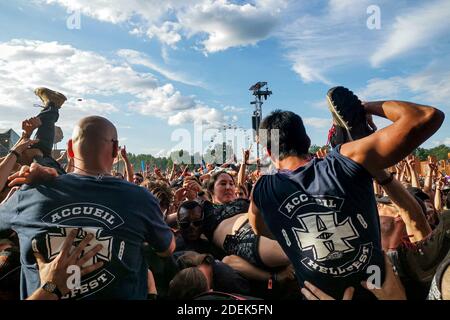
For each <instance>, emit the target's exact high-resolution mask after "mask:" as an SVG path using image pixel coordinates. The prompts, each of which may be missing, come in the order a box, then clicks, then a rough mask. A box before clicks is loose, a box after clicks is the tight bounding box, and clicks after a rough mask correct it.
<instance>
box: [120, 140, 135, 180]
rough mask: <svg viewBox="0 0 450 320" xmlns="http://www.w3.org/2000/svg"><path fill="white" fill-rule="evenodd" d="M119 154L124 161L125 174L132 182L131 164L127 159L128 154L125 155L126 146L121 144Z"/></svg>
mask: <svg viewBox="0 0 450 320" xmlns="http://www.w3.org/2000/svg"><path fill="white" fill-rule="evenodd" d="M120 155H121V157H122V159H123V162H124V163H125V176H126V179H127V181H128V182H131V183H133V175H134V170H133V166H132V165H131V163H130V160H128V156H127V148H126V146H123V148H121V149H120Z"/></svg>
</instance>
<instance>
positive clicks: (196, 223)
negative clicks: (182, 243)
mask: <svg viewBox="0 0 450 320" xmlns="http://www.w3.org/2000/svg"><path fill="white" fill-rule="evenodd" d="M191 224H192V225H193V226H194V227H200V226H202V225H203V220H196V221H180V222H178V225H179V226H180V229H187V228H189V227H190V226H191Z"/></svg>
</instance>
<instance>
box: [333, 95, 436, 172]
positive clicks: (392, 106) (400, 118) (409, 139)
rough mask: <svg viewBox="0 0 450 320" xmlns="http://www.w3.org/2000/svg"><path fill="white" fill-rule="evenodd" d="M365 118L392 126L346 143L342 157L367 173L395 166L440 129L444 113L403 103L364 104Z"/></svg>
mask: <svg viewBox="0 0 450 320" xmlns="http://www.w3.org/2000/svg"><path fill="white" fill-rule="evenodd" d="M364 107H365V109H366V112H367V113H368V114H372V115H377V116H380V117H384V118H387V119H389V120H391V121H392V122H393V123H392V124H391V125H389V126H387V127H386V128H383V129H381V130H378V131H376V132H375V133H373V134H371V135H369V136H367V137H365V138H363V139H359V140H356V141H352V142H349V143H345V144H343V145H342V147H341V153H342V154H343V155H345V156H347V157H349V158H351V159H352V160H354V161H356V162H357V163H359V164H361V165H362V166H364V167H365V168H366V169H367V170H368V171H369V172H371V173H373V172H376V170H379V169H384V168H387V167H390V166H392V165H394V164H395V163H397V162H399V161H400V160H402V159H403V158H405V157H406V156H407V155H408V154H410V153H411V152H412V151H413V150H414V149H415V148H417V147H418V146H420V145H421V144H422V143H423V142H424V141H426V140H427V139H428V138H429V137H431V136H432V135H433V134H434V133H435V132H436V131H437V130H438V129H439V128H440V126H441V125H442V122H443V121H444V118H445V116H444V113H443V112H442V111H440V110H438V109H435V108H433V107H429V106H424V105H419V104H415V103H411V102H403V101H375V102H366V103H365V104H364Z"/></svg>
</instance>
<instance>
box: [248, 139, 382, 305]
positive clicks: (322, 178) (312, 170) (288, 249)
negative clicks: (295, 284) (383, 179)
mask: <svg viewBox="0 0 450 320" xmlns="http://www.w3.org/2000/svg"><path fill="white" fill-rule="evenodd" d="M253 199H254V202H255V204H256V206H257V207H258V208H259V210H260V212H261V214H262V217H263V218H264V221H265V223H266V225H267V227H268V228H269V230H270V231H271V233H272V234H273V235H274V236H275V238H276V239H277V241H278V242H279V243H280V245H281V247H282V248H283V250H284V251H285V253H286V255H287V256H288V257H289V259H290V260H291V262H292V264H293V265H294V268H295V272H296V276H297V279H298V281H299V283H300V285H301V286H303V282H304V281H305V280H307V281H309V282H311V283H312V284H314V285H316V286H317V287H319V288H320V289H322V290H323V291H325V292H327V293H328V294H330V295H332V296H334V297H335V298H341V297H342V295H343V292H344V290H345V288H347V287H349V286H353V287H360V282H361V281H362V280H365V279H367V278H368V277H369V276H370V275H372V274H375V275H376V273H377V272H378V275H379V277H378V280H381V281H380V282H377V284H378V283H382V281H383V280H384V260H383V253H382V248H381V240H380V227H379V218H378V213H377V206H376V201H375V197H374V192H373V187H372V179H371V176H370V175H369V173H368V172H367V171H366V170H365V169H364V168H363V167H362V166H361V165H359V164H357V163H356V162H354V161H353V160H351V159H349V158H347V157H345V156H343V155H341V154H340V153H339V148H337V149H335V150H334V151H332V152H331V153H330V154H329V155H328V156H327V157H325V158H324V159H314V160H312V161H311V162H310V163H308V164H307V165H305V166H303V167H300V168H298V169H296V170H295V171H286V170H280V171H278V172H277V173H276V174H273V175H266V176H262V177H261V178H260V179H259V180H258V182H257V184H256V186H255V188H254V193H253ZM370 266H372V267H370ZM369 267H370V268H369ZM374 270H375V271H374ZM380 277H381V278H380Z"/></svg>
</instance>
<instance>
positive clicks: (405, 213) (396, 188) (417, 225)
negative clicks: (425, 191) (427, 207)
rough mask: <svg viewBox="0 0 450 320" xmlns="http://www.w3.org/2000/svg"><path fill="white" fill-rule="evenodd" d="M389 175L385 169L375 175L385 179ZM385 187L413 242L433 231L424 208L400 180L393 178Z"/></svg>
mask: <svg viewBox="0 0 450 320" xmlns="http://www.w3.org/2000/svg"><path fill="white" fill-rule="evenodd" d="M388 176H389V173H387V172H386V171H384V170H383V171H380V172H379V173H377V174H376V175H375V179H376V180H378V181H382V180H383V181H385V180H386V179H387V177H388ZM383 189H384V191H386V193H387V195H388V196H389V198H391V200H392V201H393V202H394V203H395V205H396V206H397V208H398V209H399V213H400V216H401V218H402V220H403V222H404V223H405V225H406V231H407V232H408V235H412V236H413V239H412V241H413V242H416V241H420V240H422V239H424V238H425V237H426V236H427V235H429V234H430V233H431V228H430V225H429V224H428V222H427V219H426V217H425V215H424V213H423V211H422V208H421V207H420V205H419V203H418V202H417V201H416V199H415V198H414V197H413V196H412V195H411V194H410V193H409V192H408V190H406V189H405V187H404V186H403V185H402V184H401V182H400V181H398V180H397V179H393V180H392V181H391V182H389V183H387V184H385V185H383Z"/></svg>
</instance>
